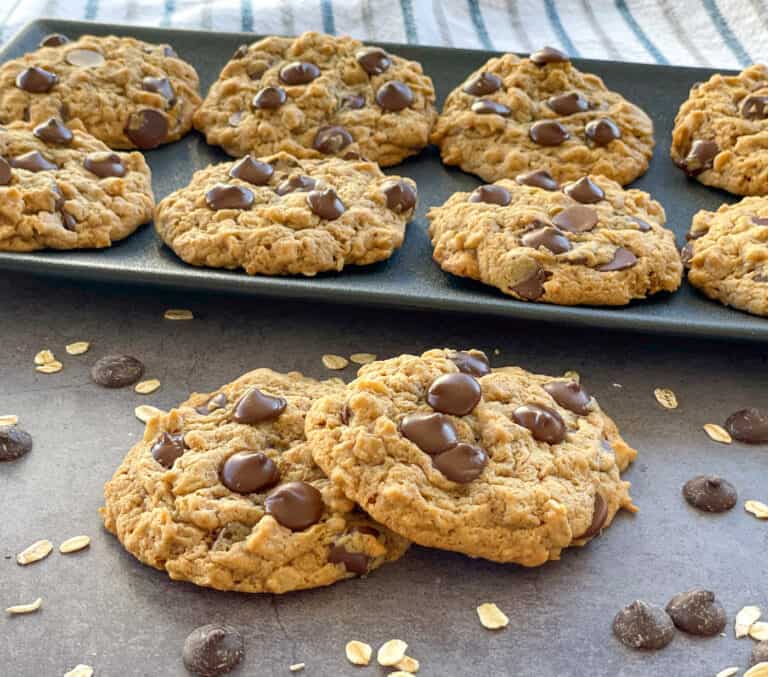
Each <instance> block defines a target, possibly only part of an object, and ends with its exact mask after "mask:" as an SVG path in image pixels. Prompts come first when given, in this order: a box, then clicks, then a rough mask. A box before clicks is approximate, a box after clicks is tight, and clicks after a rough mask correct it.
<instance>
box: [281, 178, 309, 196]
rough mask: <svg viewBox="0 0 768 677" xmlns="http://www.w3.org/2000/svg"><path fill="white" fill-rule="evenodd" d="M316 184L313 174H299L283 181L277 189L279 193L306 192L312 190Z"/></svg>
mask: <svg viewBox="0 0 768 677" xmlns="http://www.w3.org/2000/svg"><path fill="white" fill-rule="evenodd" d="M315 185H316V181H315V180H314V179H313V178H312V177H311V176H304V175H303V174H300V175H298V176H292V177H290V178H289V179H287V180H285V181H283V182H282V183H281V184H280V185H279V186H278V187H277V189H276V190H275V192H276V193H277V194H278V195H288V193H296V192H299V193H305V192H306V191H308V190H312V189H313V188H314V187H315Z"/></svg>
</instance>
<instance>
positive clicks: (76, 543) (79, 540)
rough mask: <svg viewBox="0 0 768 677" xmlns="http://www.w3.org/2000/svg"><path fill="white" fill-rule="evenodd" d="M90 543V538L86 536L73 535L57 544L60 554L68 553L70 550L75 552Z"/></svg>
mask: <svg viewBox="0 0 768 677" xmlns="http://www.w3.org/2000/svg"><path fill="white" fill-rule="evenodd" d="M90 544H91V539H90V538H89V537H88V536H73V537H72V538H68V539H67V540H66V541H64V542H63V543H62V544H61V545H60V546H59V552H60V553H61V554H62V555H68V554H69V553H71V552H77V551H78V550H82V549H83V548H87V547H88V546H89V545H90Z"/></svg>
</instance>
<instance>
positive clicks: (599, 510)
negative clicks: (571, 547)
mask: <svg viewBox="0 0 768 677" xmlns="http://www.w3.org/2000/svg"><path fill="white" fill-rule="evenodd" d="M607 519H608V503H606V501H605V499H604V498H603V495H602V494H600V493H596V494H595V505H594V508H593V509H592V522H590V524H589V526H588V527H587V530H586V531H585V532H584V533H583V534H581V536H577V540H581V539H582V538H592V537H593V536H597V534H599V533H600V531H601V530H602V528H603V526H605V521H606V520H607Z"/></svg>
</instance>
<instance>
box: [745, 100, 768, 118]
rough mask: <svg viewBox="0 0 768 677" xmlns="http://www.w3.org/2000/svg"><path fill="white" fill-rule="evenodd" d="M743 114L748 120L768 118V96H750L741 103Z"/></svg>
mask: <svg viewBox="0 0 768 677" xmlns="http://www.w3.org/2000/svg"><path fill="white" fill-rule="evenodd" d="M741 115H742V117H745V118H746V119H747V120H764V119H765V118H768V96H748V97H747V98H746V99H744V103H743V104H742V105H741Z"/></svg>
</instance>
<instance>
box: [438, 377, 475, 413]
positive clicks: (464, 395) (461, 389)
mask: <svg viewBox="0 0 768 677" xmlns="http://www.w3.org/2000/svg"><path fill="white" fill-rule="evenodd" d="M482 394H483V391H482V388H481V387H480V384H479V383H478V381H477V379H475V378H474V377H473V376H470V375H469V374H463V373H461V372H459V373H458V374H443V375H442V376H438V377H437V378H436V379H435V380H434V381H432V385H430V386H429V391H427V403H428V404H429V406H430V407H432V408H433V409H434V410H436V411H440V412H442V413H444V414H453V415H454V416H465V415H466V414H469V413H470V412H471V411H472V410H473V409H474V408H475V407H476V406H477V404H478V402H480V398H481V397H482Z"/></svg>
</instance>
